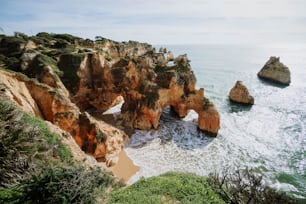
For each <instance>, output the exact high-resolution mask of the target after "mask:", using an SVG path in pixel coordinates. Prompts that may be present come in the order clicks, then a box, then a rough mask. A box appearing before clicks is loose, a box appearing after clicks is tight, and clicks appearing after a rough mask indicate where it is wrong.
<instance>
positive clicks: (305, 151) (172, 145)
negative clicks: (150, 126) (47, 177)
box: [126, 45, 306, 197]
mask: <svg viewBox="0 0 306 204" xmlns="http://www.w3.org/2000/svg"><path fill="white" fill-rule="evenodd" d="M165 47H167V49H168V50H171V51H173V52H174V54H175V55H178V54H184V53H187V54H188V56H189V59H190V60H191V66H192V68H193V70H194V72H195V74H196V76H197V86H198V88H199V87H204V88H205V95H206V96H208V97H209V98H210V99H211V100H212V101H213V102H214V103H215V104H216V106H217V108H218V110H219V112H220V114H221V129H220V131H219V134H218V136H217V137H216V138H211V137H208V136H207V135H205V134H203V133H201V132H200V131H198V130H197V128H196V127H197V114H196V113H195V112H193V111H191V112H190V113H189V114H188V116H187V117H186V118H184V119H183V120H180V119H178V118H176V117H175V116H173V115H172V114H171V113H170V111H169V109H166V110H165V111H164V113H163V115H162V118H161V121H160V125H159V129H158V130H152V131H149V132H146V131H137V132H136V133H135V134H134V135H133V136H132V138H131V142H130V144H129V145H128V146H127V147H126V152H127V154H128V155H129V156H130V157H131V159H132V160H134V162H135V164H136V165H138V166H140V168H141V169H140V171H139V172H138V173H137V174H136V175H134V176H133V177H132V178H131V179H130V182H131V183H132V182H134V181H136V180H138V179H139V178H140V177H149V176H154V175H159V174H161V173H164V172H166V171H170V170H178V171H184V172H194V173H196V174H199V175H207V174H208V173H210V172H214V171H217V172H218V171H222V169H224V168H229V167H236V166H238V167H239V168H245V167H249V168H254V169H256V170H257V171H258V172H260V173H262V174H263V175H264V177H265V181H266V182H267V183H269V184H270V185H272V186H273V187H276V188H279V189H282V190H285V191H287V192H290V193H291V194H294V195H296V196H298V197H306V193H305V192H306V45H295V46H293V45H284V46H279V45H278V46H273V45H271V46H269V45H265V46H255V45H190V46H188V45H185V46H178V45H177V46H174V45H173V46H165ZM157 48H158V47H157ZM271 55H275V56H280V60H281V62H283V63H284V64H285V65H287V66H288V67H289V69H290V71H291V81H292V83H291V84H290V86H288V87H280V86H275V85H272V84H270V83H266V82H263V81H261V80H259V79H258V78H257V72H258V71H259V70H260V69H261V68H262V67H263V65H264V63H265V62H266V61H267V60H268V59H269V57H270V56H271ZM236 80H242V81H243V83H244V84H245V85H246V86H247V87H248V88H249V91H250V93H251V94H252V95H253V96H254V98H255V105H254V106H252V107H251V108H247V107H243V106H237V105H233V104H231V103H230V102H229V100H228V94H229V91H230V89H231V88H232V87H233V86H234V84H235V82H236Z"/></svg>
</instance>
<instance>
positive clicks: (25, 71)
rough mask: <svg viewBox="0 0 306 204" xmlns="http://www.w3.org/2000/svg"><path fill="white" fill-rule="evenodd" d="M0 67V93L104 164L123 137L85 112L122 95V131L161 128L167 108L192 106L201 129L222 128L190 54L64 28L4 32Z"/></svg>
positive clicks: (114, 157)
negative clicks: (52, 31) (91, 37)
mask: <svg viewBox="0 0 306 204" xmlns="http://www.w3.org/2000/svg"><path fill="white" fill-rule="evenodd" d="M0 66H1V67H2V68H4V70H1V71H0V75H1V78H0V84H1V87H3V88H1V90H3V91H2V92H1V95H2V96H3V97H6V98H7V99H9V100H11V101H14V102H15V103H16V104H18V105H19V106H21V107H22V108H23V109H24V110H26V111H27V112H29V113H31V114H33V115H35V116H37V117H40V118H42V119H45V120H48V121H50V122H51V123H53V124H55V125H57V126H58V127H60V128H61V129H63V130H65V131H67V132H69V133H70V134H71V135H72V136H73V138H74V139H75V141H76V143H77V144H78V145H79V146H80V147H81V148H82V149H83V150H84V151H85V152H87V153H89V154H92V155H93V156H94V157H95V158H97V159H100V160H102V161H105V162H106V163H107V165H108V166H111V165H113V164H115V163H116V162H117V160H118V157H117V156H118V154H119V152H120V151H121V148H122V146H123V145H124V141H125V140H126V138H127V136H126V134H125V133H123V132H122V131H121V130H119V129H117V128H115V127H112V126H110V125H108V124H106V123H104V122H103V121H98V120H96V119H95V118H93V117H92V116H91V115H89V114H88V113H87V112H85V111H88V112H92V111H96V112H97V111H98V112H103V111H105V110H107V109H109V108H110V107H112V106H113V105H114V104H116V103H118V102H119V101H120V98H121V97H123V99H124V104H123V106H122V109H121V115H120V117H119V122H118V127H119V128H121V129H122V128H124V127H128V128H130V129H133V128H139V129H150V128H158V122H159V118H160V116H161V113H162V111H163V109H164V108H165V107H167V106H171V107H172V108H173V110H174V111H175V112H176V113H177V114H178V116H179V117H184V116H186V114H187V111H188V110H189V109H193V110H195V111H196V112H197V113H198V114H199V119H198V126H199V129H201V130H203V131H206V132H208V133H210V134H212V135H216V134H217V132H218V130H219V128H220V116H219V113H218V111H217V110H216V108H215V106H214V105H213V103H211V102H210V101H209V100H208V99H207V98H206V97H205V96H204V89H203V88H201V89H199V90H198V89H196V88H195V86H196V77H195V75H194V73H193V71H192V69H191V67H190V64H189V60H188V58H187V56H186V55H181V56H178V57H176V58H174V56H173V54H172V53H171V52H169V51H167V50H166V49H160V51H159V52H156V50H155V48H153V47H152V46H151V45H149V44H147V43H139V42H135V41H129V42H115V41H112V40H108V39H105V38H102V37H100V38H99V39H97V40H96V41H91V40H88V39H85V40H84V39H81V38H78V37H75V36H72V35H68V34H48V33H39V34H37V35H36V36H30V37H28V36H26V35H17V36H3V35H2V36H0ZM8 70H12V71H8ZM18 72H21V73H22V74H20V73H18ZM25 75H26V76H25ZM119 96H120V97H119Z"/></svg>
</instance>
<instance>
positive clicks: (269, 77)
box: [229, 56, 291, 105]
mask: <svg viewBox="0 0 306 204" xmlns="http://www.w3.org/2000/svg"><path fill="white" fill-rule="evenodd" d="M257 76H258V77H259V78H260V79H262V80H264V81H268V82H273V83H276V84H281V85H285V86H289V85H290V82H291V73H290V70H289V68H288V67H287V66H285V65H284V64H283V63H281V62H280V58H279V57H275V56H271V57H270V59H269V60H268V61H267V62H266V63H265V65H264V66H263V68H262V69H261V70H260V71H259V72H258V73H257ZM229 99H230V101H232V102H234V103H238V104H243V105H253V104H254V97H253V96H251V95H250V93H249V90H248V88H247V87H246V86H245V85H244V84H243V82H242V81H237V82H236V84H235V85H234V87H233V88H232V89H231V90H230V93H229Z"/></svg>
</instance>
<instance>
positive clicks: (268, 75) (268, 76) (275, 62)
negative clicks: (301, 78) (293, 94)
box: [257, 57, 291, 85]
mask: <svg viewBox="0 0 306 204" xmlns="http://www.w3.org/2000/svg"><path fill="white" fill-rule="evenodd" d="M257 75H258V77H259V78H261V79H264V80H269V81H272V82H276V83H279V84H283V85H289V84H290V82H291V74H290V70H289V68H288V67H287V66H285V65H284V64H283V63H281V62H280V60H279V57H270V59H269V60H268V61H267V62H266V64H265V65H264V66H263V68H262V69H261V70H260V71H259V72H258V74H257Z"/></svg>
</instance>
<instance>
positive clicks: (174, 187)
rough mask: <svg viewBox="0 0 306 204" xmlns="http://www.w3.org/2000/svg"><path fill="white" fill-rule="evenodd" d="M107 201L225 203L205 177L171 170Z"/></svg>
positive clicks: (117, 192)
mask: <svg viewBox="0 0 306 204" xmlns="http://www.w3.org/2000/svg"><path fill="white" fill-rule="evenodd" d="M108 203H122V204H124V203H143V204H145V203H207V204H209V203H215V204H217V203H225V202H224V201H223V200H222V199H221V198H220V197H219V195H218V194H216V193H215V192H214V191H213V190H212V188H211V187H210V185H209V184H208V182H207V179H206V178H205V177H201V176H197V175H194V174H190V173H178V172H169V173H166V174H163V175H161V176H158V177H151V178H148V179H141V180H140V181H138V182H137V183H135V184H133V185H131V186H129V187H126V188H123V189H119V190H116V191H113V192H112V193H111V197H110V200H109V202H108Z"/></svg>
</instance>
